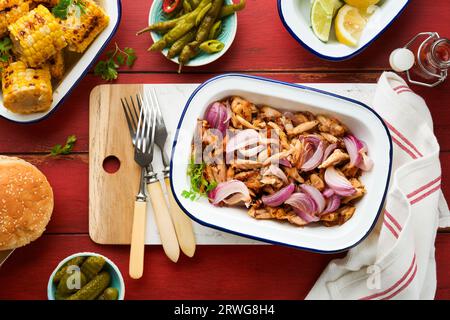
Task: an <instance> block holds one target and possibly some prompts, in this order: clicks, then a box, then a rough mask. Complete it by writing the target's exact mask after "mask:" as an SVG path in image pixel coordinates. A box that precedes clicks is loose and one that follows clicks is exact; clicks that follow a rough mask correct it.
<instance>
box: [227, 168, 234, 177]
mask: <svg viewBox="0 0 450 320" xmlns="http://www.w3.org/2000/svg"><path fill="white" fill-rule="evenodd" d="M233 179H234V168H233V167H232V166H229V167H228V169H227V180H233Z"/></svg>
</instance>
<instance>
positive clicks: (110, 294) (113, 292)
mask: <svg viewBox="0 0 450 320" xmlns="http://www.w3.org/2000/svg"><path fill="white" fill-rule="evenodd" d="M118 298H119V290H117V289H116V288H111V287H109V288H106V290H105V291H104V292H103V293H102V294H101V295H100V296H99V297H98V298H97V300H117V299H118Z"/></svg>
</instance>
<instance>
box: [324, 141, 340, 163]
mask: <svg viewBox="0 0 450 320" xmlns="http://www.w3.org/2000/svg"><path fill="white" fill-rule="evenodd" d="M336 148H337V144H336V143H333V144H330V145H329V146H328V147H327V148H326V149H325V152H324V153H323V161H325V160H327V159H328V157H329V156H330V155H331V154H332V153H333V151H334V150H335V149H336Z"/></svg>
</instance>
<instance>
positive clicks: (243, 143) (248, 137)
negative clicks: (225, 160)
mask: <svg viewBox="0 0 450 320" xmlns="http://www.w3.org/2000/svg"><path fill="white" fill-rule="evenodd" d="M258 141H259V134H258V132H257V131H256V130H254V129H246V130H241V131H239V132H238V133H237V134H236V135H234V136H233V137H231V138H230V140H228V143H227V147H226V152H227V153H233V152H234V151H236V150H238V149H244V148H245V147H247V146H251V145H256V144H257V143H258Z"/></svg>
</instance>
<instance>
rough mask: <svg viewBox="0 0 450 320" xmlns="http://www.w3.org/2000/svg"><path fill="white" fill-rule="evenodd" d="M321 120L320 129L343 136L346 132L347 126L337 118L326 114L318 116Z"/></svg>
mask: <svg viewBox="0 0 450 320" xmlns="http://www.w3.org/2000/svg"><path fill="white" fill-rule="evenodd" d="M317 120H319V122H320V125H319V130H320V131H322V132H326V133H331V134H332V135H333V136H336V137H342V136H344V134H345V131H346V130H345V127H344V126H343V125H342V124H340V123H339V122H338V121H337V120H336V119H333V118H330V117H326V116H324V115H319V116H317Z"/></svg>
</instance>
